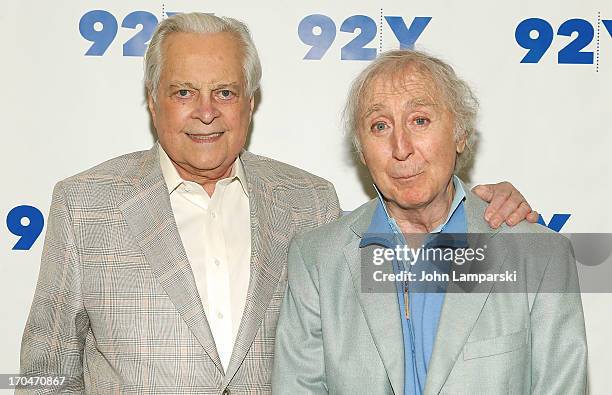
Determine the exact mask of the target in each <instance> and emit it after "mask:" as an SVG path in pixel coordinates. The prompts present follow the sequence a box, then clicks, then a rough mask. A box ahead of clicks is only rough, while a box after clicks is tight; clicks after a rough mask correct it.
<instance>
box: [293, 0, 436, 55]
mask: <svg viewBox="0 0 612 395" xmlns="http://www.w3.org/2000/svg"><path fill="white" fill-rule="evenodd" d="M430 21H431V17H430V16H417V17H414V18H404V17H402V16H392V15H383V10H382V9H381V10H380V15H379V16H377V17H376V18H373V17H371V16H368V15H351V16H349V17H347V18H345V19H344V20H341V21H334V20H333V19H332V18H331V17H329V16H327V15H323V14H312V15H308V16H305V17H304V18H303V19H302V20H301V21H300V23H299V25H298V29H297V32H298V37H299V39H300V41H301V42H302V43H303V44H306V45H307V46H309V47H310V49H309V50H308V51H307V52H306V54H305V55H304V58H303V59H306V60H321V59H322V58H323V57H324V56H326V54H327V53H328V51H329V49H330V48H331V46H332V44H333V43H334V42H335V41H337V40H338V41H341V42H342V43H343V44H344V45H343V46H342V48H340V52H339V53H330V54H328V55H327V56H333V57H339V58H340V60H372V59H374V58H376V55H377V53H378V52H379V51H380V50H381V49H382V44H383V27H384V25H386V26H388V27H389V28H390V29H391V31H392V32H393V36H394V39H395V40H397V48H400V49H409V48H413V47H414V44H415V43H416V41H417V40H418V38H419V37H420V36H421V34H422V33H423V31H424V30H425V28H427V25H428V24H429V22H430ZM336 22H337V23H336ZM338 25H339V27H338Z"/></svg>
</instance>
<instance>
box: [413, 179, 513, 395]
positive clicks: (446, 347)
mask: <svg viewBox="0 0 612 395" xmlns="http://www.w3.org/2000/svg"><path fill="white" fill-rule="evenodd" d="M463 187H464V190H465V191H466V200H465V215H466V219H467V225H468V233H469V234H471V235H468V240H470V241H471V242H469V244H470V245H473V246H482V245H484V244H488V246H489V247H491V248H488V251H489V252H491V251H492V249H493V250H494V251H495V253H494V254H487V256H486V263H485V265H486V266H485V267H484V269H481V268H479V272H480V273H489V272H497V271H498V270H499V269H500V267H501V266H502V265H503V262H504V260H505V257H506V254H507V251H506V249H505V247H504V246H503V245H502V244H501V243H495V239H494V236H495V235H496V233H497V232H498V231H499V230H493V229H491V228H490V227H489V225H488V224H487V223H486V222H485V220H484V218H483V216H484V211H485V208H486V204H485V203H484V202H483V201H482V200H481V199H480V198H479V197H477V196H476V195H474V194H473V193H472V192H470V190H469V188H468V187H467V186H465V185H463ZM498 229H499V228H498ZM478 264H480V265H482V263H478ZM465 269H466V271H469V269H470V267H469V266H468V267H466V268H465ZM472 269H476V267H473V268H472ZM492 287H493V285H492V284H488V283H482V284H480V285H477V286H475V287H474V288H473V289H471V290H466V289H462V288H461V287H459V286H458V285H457V284H456V283H452V282H451V283H450V284H449V288H448V292H447V293H446V296H445V299H444V305H443V307H442V312H441V315H440V321H439V324H438V331H437V334H436V340H435V343H434V350H433V353H432V356H431V360H430V362H429V368H428V371H427V381H426V384H425V390H424V393H425V394H438V393H439V392H440V390H441V389H442V386H443V385H444V383H445V382H446V380H447V378H448V376H449V374H450V372H451V370H452V368H453V366H454V364H455V362H456V361H457V359H458V358H459V357H460V356H461V350H462V349H463V346H464V345H465V343H466V341H467V339H468V336H469V334H470V332H471V330H472V328H473V326H474V324H475V323H476V320H477V319H478V316H479V315H480V312H481V311H482V308H483V307H484V304H485V302H486V301H487V298H488V297H489V294H490V292H491V288H492Z"/></svg>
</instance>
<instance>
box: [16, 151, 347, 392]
mask: <svg viewBox="0 0 612 395" xmlns="http://www.w3.org/2000/svg"><path fill="white" fill-rule="evenodd" d="M241 159H242V162H243V164H244V169H245V173H246V178H247V183H248V190H249V203H250V211H251V234H252V241H251V242H252V245H251V249H252V255H251V281H250V284H249V288H248V294H247V301H246V306H245V312H244V315H243V318H242V321H241V324H240V329H239V332H238V335H237V339H236V342H235V345H234V350H233V353H232V357H231V360H230V363H229V367H228V370H227V372H224V371H223V367H222V365H221V362H220V360H219V356H218V354H217V350H216V348H215V344H214V340H213V338H212V335H211V331H210V328H209V326H208V323H207V320H206V316H205V314H204V310H203V307H202V303H201V301H200V298H199V295H198V292H197V289H196V285H195V281H194V277H193V274H192V271H191V268H190V266H189V262H188V260H187V256H186V254H185V251H184V249H183V246H182V243H181V240H180V237H179V233H178V230H177V227H176V223H175V221H174V216H173V214H172V210H171V206H170V199H169V195H168V190H167V188H166V185H165V183H164V179H163V176H162V172H161V168H160V166H159V158H158V155H157V150H156V149H152V150H150V151H143V152H137V153H132V154H128V155H124V156H121V157H118V158H116V159H112V160H110V161H108V162H105V163H103V164H101V165H99V166H96V167H94V168H93V169H90V170H88V171H86V172H84V173H82V174H79V175H76V176H74V177H71V178H69V179H67V180H64V181H62V182H60V183H58V184H57V186H56V187H55V190H54V193H53V201H52V204H51V211H50V215H49V221H48V227H47V233H46V238H45V245H44V250H43V256H42V262H41V267H40V275H39V279H38V285H37V287H36V293H35V295H34V301H33V304H32V309H31V312H30V315H29V318H28V321H27V324H26V328H25V332H24V335H23V342H22V350H21V369H22V373H24V374H30V375H44V376H49V375H52V374H55V375H63V376H66V377H67V381H66V383H67V384H69V385H68V387H65V388H63V389H62V390H61V392H62V393H65V392H69V391H75V392H87V393H119V392H121V393H172V394H178V393H221V392H222V391H223V390H225V389H228V390H229V391H230V392H232V393H269V392H270V389H271V369H272V357H273V351H274V336H275V330H276V323H277V320H278V314H279V311H280V304H281V301H282V298H283V295H284V291H285V287H286V260H287V249H288V244H289V241H290V240H291V238H292V237H293V235H294V234H295V233H296V232H299V231H302V230H306V229H311V228H314V227H317V226H319V225H321V224H323V223H327V222H330V221H332V220H334V219H336V218H337V217H338V215H339V205H338V199H337V197H336V193H335V190H334V188H333V186H332V185H331V184H330V183H329V182H327V181H325V180H323V179H321V178H318V177H316V176H313V175H311V174H309V173H307V172H305V171H302V170H299V169H296V168H294V167H292V166H289V165H286V164H283V163H280V162H277V161H273V160H271V159H267V158H264V157H260V156H257V155H253V154H251V153H249V152H243V153H242V154H241ZM51 392H52V391H51Z"/></svg>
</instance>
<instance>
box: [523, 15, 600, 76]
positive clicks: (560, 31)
mask: <svg viewBox="0 0 612 395" xmlns="http://www.w3.org/2000/svg"><path fill="white" fill-rule="evenodd" d="M566 37H569V39H568V38H566ZM514 38H515V40H516V43H517V44H518V45H519V46H520V47H522V48H524V49H526V50H527V53H526V54H525V56H523V58H522V59H521V61H520V62H521V63H539V62H540V60H541V59H542V58H543V57H544V56H555V55H556V62H557V63H558V64H584V65H595V71H596V72H599V59H600V42H601V41H602V40H609V39H612V19H602V18H601V13H600V12H598V13H597V17H596V21H595V22H594V23H592V22H589V21H587V20H585V19H579V18H572V19H568V20H566V21H563V22H562V23H560V24H558V25H555V24H552V23H551V22H549V21H547V20H545V19H542V18H527V19H524V20H522V21H521V22H520V23H519V24H518V25H517V27H516V30H515V32H514ZM557 41H562V42H564V43H566V44H565V45H564V46H563V47H562V48H561V49H560V50H559V51H558V52H557V53H556V54H551V53H550V52H552V51H549V49H550V47H551V45H552V44H553V42H557ZM593 47H594V49H595V51H593V50H592V49H593Z"/></svg>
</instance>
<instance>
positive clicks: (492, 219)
mask: <svg viewBox="0 0 612 395" xmlns="http://www.w3.org/2000/svg"><path fill="white" fill-rule="evenodd" d="M483 186H484V185H483ZM486 187H488V189H490V190H491V195H490V199H489V200H488V201H489V206H488V207H487V209H486V210H485V220H486V221H487V222H488V223H489V225H490V226H491V227H493V228H497V227H498V226H499V225H501V224H502V222H504V221H505V220H506V218H507V216H508V215H510V213H512V211H514V209H515V208H516V207H518V205H519V204H520V202H516V204H515V206H514V207H506V208H505V210H506V211H508V210H510V211H509V212H507V213H505V214H504V215H501V213H500V210H501V209H502V208H503V207H504V205H505V204H506V202H507V201H508V199H510V197H511V195H512V191H516V189H515V188H514V187H513V186H512V184H510V183H509V182H500V183H499V184H489V185H486ZM484 200H485V201H487V200H486V199H484ZM511 203H512V201H511Z"/></svg>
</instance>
